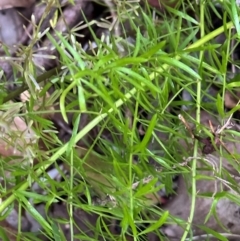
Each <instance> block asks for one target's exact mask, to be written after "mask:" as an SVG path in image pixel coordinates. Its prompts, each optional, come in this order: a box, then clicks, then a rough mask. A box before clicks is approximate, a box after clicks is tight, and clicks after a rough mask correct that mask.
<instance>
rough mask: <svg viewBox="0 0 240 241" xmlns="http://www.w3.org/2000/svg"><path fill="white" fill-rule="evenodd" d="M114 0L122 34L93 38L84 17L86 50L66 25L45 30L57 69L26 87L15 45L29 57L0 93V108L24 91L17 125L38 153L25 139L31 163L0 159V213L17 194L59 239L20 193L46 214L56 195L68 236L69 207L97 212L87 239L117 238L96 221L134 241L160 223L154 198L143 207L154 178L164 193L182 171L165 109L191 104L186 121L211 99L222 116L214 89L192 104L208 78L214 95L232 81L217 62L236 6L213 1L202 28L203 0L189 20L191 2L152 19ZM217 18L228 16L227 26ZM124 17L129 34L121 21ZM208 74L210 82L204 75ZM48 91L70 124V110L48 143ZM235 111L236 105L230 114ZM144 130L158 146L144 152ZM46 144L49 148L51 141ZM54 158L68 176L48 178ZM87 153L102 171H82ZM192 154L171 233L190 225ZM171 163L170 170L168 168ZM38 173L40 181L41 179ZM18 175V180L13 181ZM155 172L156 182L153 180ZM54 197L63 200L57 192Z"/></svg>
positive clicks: (226, 54) (173, 120) (173, 125)
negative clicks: (163, 135) (179, 216)
mask: <svg viewBox="0 0 240 241" xmlns="http://www.w3.org/2000/svg"><path fill="white" fill-rule="evenodd" d="M119 3H121V4H119V9H117V13H118V17H119V19H118V20H119V22H120V25H122V26H123V36H117V37H114V36H111V34H110V35H109V36H105V37H102V38H101V39H99V38H98V37H97V36H96V35H95V34H94V31H93V30H92V25H91V24H87V28H88V29H89V31H90V32H91V34H92V37H93V39H94V41H95V42H96V44H97V49H96V50H93V51H90V53H87V52H85V51H83V49H82V47H81V45H79V43H78V41H77V37H76V33H75V32H74V31H69V33H68V34H66V35H62V34H60V33H59V32H57V31H56V36H57V37H56V36H53V35H51V34H50V33H48V32H46V35H47V37H48V38H49V40H50V41H51V42H52V44H53V45H54V46H55V48H56V49H57V51H58V53H59V55H60V59H59V63H60V66H61V68H57V69H54V70H51V71H49V72H46V73H45V74H43V75H42V76H39V77H38V78H36V80H37V82H41V83H43V85H42V87H43V90H41V91H39V90H38V88H36V86H37V84H36V83H33V82H31V80H30V79H29V78H27V76H28V77H29V76H31V75H35V73H34V71H32V68H34V67H31V66H34V64H33V62H32V58H31V55H30V54H29V55H27V54H26V53H25V52H26V51H27V50H28V49H27V48H25V49H23V50H22V51H23V52H24V53H25V54H26V56H28V61H29V63H28V65H27V66H26V65H25V66H24V67H23V68H24V69H23V70H19V71H20V72H22V73H25V74H24V75H23V76H22V77H21V78H19V79H18V81H17V82H19V83H21V84H22V87H20V88H19V89H18V90H16V91H15V92H13V93H10V94H5V97H4V98H3V100H2V108H6V107H7V104H8V103H7V102H6V101H9V100H13V99H14V97H16V96H17V95H18V94H19V93H21V92H22V91H23V90H25V89H28V90H29V91H30V93H31V98H30V100H29V102H27V105H24V108H26V109H27V112H25V113H24V114H20V113H18V114H16V115H19V116H24V117H25V118H26V120H27V122H33V123H34V130H35V132H36V133H37V135H39V136H40V137H41V138H42V140H43V142H44V144H45V146H46V147H47V151H46V152H43V151H41V150H39V149H38V146H37V145H34V146H33V149H34V151H35V153H36V154H35V156H34V158H35V159H37V160H38V163H37V164H36V165H28V166H27V167H26V166H24V167H21V166H12V167H11V168H10V166H8V164H7V161H3V164H2V170H4V171H6V170H9V171H11V173H12V176H11V178H12V179H14V181H13V182H14V183H15V187H13V188H12V189H11V190H8V189H7V182H8V181H9V180H8V179H7V178H6V177H5V180H4V181H5V187H2V190H4V191H3V195H2V197H3V198H5V200H4V201H3V202H2V203H1V206H0V213H3V212H6V209H8V210H11V208H12V207H13V206H11V205H12V203H13V202H14V201H15V200H17V202H18V203H19V205H20V207H23V209H26V210H27V211H28V212H30V213H31V215H32V216H33V217H34V218H35V219H36V220H38V222H39V223H40V225H41V226H42V228H43V230H44V232H45V233H46V234H47V235H48V236H49V237H51V239H52V240H64V237H63V234H62V233H61V231H59V229H58V224H57V220H52V219H51V217H48V218H47V220H45V219H44V218H43V217H42V216H41V215H40V214H39V213H38V212H37V211H36V209H35V208H34V206H32V205H31V204H29V202H28V198H33V199H34V200H35V202H43V203H45V209H46V212H47V211H48V209H49V207H50V206H51V205H52V204H54V203H55V202H58V200H61V201H62V202H64V203H65V204H66V205H67V207H68V210H69V215H70V218H69V220H65V221H66V222H69V224H70V232H71V239H72V240H73V239H74V234H75V233H74V232H75V231H74V226H75V220H74V219H73V216H74V212H75V210H76V209H78V208H81V209H82V210H84V211H86V212H91V213H95V214H98V215H99V218H98V221H97V224H96V226H95V227H90V228H94V229H95V240H98V239H99V237H102V236H103V237H105V238H106V239H107V238H111V240H118V239H117V237H114V236H113V235H112V234H111V233H110V231H109V228H108V224H107V222H106V219H117V220H120V221H121V228H122V230H121V232H122V233H121V238H122V239H123V240H124V239H125V233H128V234H129V235H131V236H133V238H134V240H139V239H140V238H141V236H142V235H144V234H146V233H148V232H151V231H155V232H157V230H158V229H159V228H160V227H161V226H162V225H163V224H164V223H165V222H166V220H167V218H168V216H169V213H168V212H167V211H165V212H163V210H162V209H160V208H158V207H157V206H156V205H150V206H148V205H146V202H145V201H146V199H145V195H146V194H148V193H154V192H156V191H157V190H159V189H160V188H162V185H164V186H166V187H168V188H169V189H170V191H172V190H171V189H172V187H171V186H172V181H171V177H172V176H173V175H175V174H181V173H189V169H188V168H186V167H182V166H179V162H180V163H181V162H182V156H181V155H180V156H178V158H179V159H178V160H177V159H176V156H175V155H174V152H176V151H177V148H178V146H177V137H178V138H179V137H180V138H184V137H183V136H181V135H180V134H178V131H179V130H180V128H181V126H180V125H179V122H178V121H177V117H176V116H175V115H174V114H172V113H170V112H169V111H168V110H169V108H173V107H174V108H177V107H181V106H182V105H187V106H190V107H192V108H193V109H196V113H197V115H196V116H197V117H196V122H199V121H200V109H201V108H205V109H208V110H213V109H214V106H217V111H218V113H219V115H220V116H221V117H225V116H227V115H229V113H225V112H224V100H223V98H222V97H221V96H220V95H219V96H218V97H217V98H214V97H212V100H211V101H212V102H211V103H210V104H209V103H208V104H204V103H202V97H203V96H208V95H209V94H208V88H209V86H210V84H211V83H212V82H215V83H216V84H217V85H218V86H219V87H220V88H221V89H222V96H224V92H225V91H226V89H227V90H231V88H233V87H234V85H233V84H231V85H230V84H229V83H228V82H227V77H228V75H227V74H228V73H227V64H228V62H229V61H231V60H230V59H231V51H233V50H232V49H231V48H230V44H231V40H232V39H235V40H236V42H238V39H237V36H238V35H237V34H238V31H239V27H238V12H239V10H238V9H237V8H235V7H231V4H230V3H228V2H227V1H224V3H222V4H223V6H224V7H225V8H226V10H227V11H226V15H224V16H223V26H221V27H220V28H218V29H216V30H212V31H210V30H209V29H205V25H206V26H207V25H210V23H209V22H210V21H211V19H210V16H209V13H208V10H209V8H212V9H214V11H218V9H216V8H215V7H214V5H213V4H212V3H211V2H208V1H206V2H205V1H200V4H199V6H197V5H196V6H194V7H196V8H197V9H196V11H195V12H196V13H197V12H199V21H197V20H196V19H195V18H194V17H192V16H190V15H189V14H188V13H187V9H191V8H193V6H192V5H191V4H190V3H189V2H188V1H186V2H183V3H182V4H183V10H181V11H180V10H177V9H170V8H169V9H168V10H169V14H170V15H162V17H161V18H160V19H157V18H155V19H154V18H152V16H151V13H150V11H148V10H149V9H148V10H145V11H144V10H143V9H141V8H138V7H139V6H138V5H137V3H134V2H133V3H132V5H131V3H128V4H127V3H126V2H124V1H122V2H119ZM234 6H235V5H234ZM184 9H185V11H186V12H184ZM227 16H228V17H229V18H230V19H231V20H232V22H229V23H227V21H226V17H227ZM126 19H127V20H128V24H129V25H130V26H131V31H132V32H131V31H129V30H128V29H127V28H125V27H126V25H125V24H126ZM139 19H140V20H139ZM206 23H207V24H206ZM233 26H235V29H236V34H234V33H233V31H232V27H233ZM36 31H37V29H36ZM129 32H130V34H131V35H132V38H133V39H134V44H131V43H129V42H128V41H126V38H127V37H128V34H129ZM197 33H200V34H199V35H200V37H199V39H197V38H196V34H197ZM222 33H225V35H226V40H225V42H224V44H223V45H220V44H214V42H213V40H214V39H215V38H216V37H217V36H218V35H220V34H222ZM36 35H37V32H36ZM124 35H125V36H124ZM34 41H36V40H35V39H33V42H32V44H33V45H34ZM120 46H121V47H122V48H124V49H125V52H124V55H122V54H121V53H120V51H119V49H120ZM218 52H220V53H221V55H222V60H221V61H219V59H218ZM209 56H210V57H209ZM209 60H210V61H209ZM211 60H212V61H211ZM16 71H18V70H16ZM46 75H47V77H48V78H49V82H48V83H44V80H45V77H46ZM215 76H217V77H218V79H220V81H219V80H217V79H214V77H215ZM35 77H36V76H35ZM51 86H54V88H55V92H54V94H52V95H51V98H50V99H49V100H47V101H48V104H46V105H45V109H42V110H39V111H34V106H36V105H37V101H39V96H43V95H44V94H45V93H46V92H47V91H48V89H49V88H50V87H51ZM183 90H185V91H188V92H189V93H190V95H191V96H192V100H191V101H189V102H186V101H183V100H181V99H180V100H179V101H177V97H178V96H179V95H180V94H181V92H182V91H183ZM58 97H59V103H60V104H59V106H60V109H59V110H57V109H55V112H60V113H61V114H62V116H63V117H64V119H65V121H66V122H70V121H71V120H70V119H69V113H72V114H73V116H74V117H73V120H72V122H73V126H74V127H73V132H72V136H71V138H70V140H69V142H67V143H65V144H63V143H61V140H58V138H57V136H56V133H55V131H53V127H52V123H51V122H50V121H49V120H46V119H44V118H43V117H41V115H42V114H44V113H45V114H46V113H49V112H50V111H48V110H46V106H48V105H51V104H52V103H54V102H55V101H56V100H57V99H58ZM5 102H6V103H5ZM140 110H141V111H144V112H146V113H147V114H148V116H150V118H143V117H142V116H141V115H140V114H139V111H140ZM236 110H237V107H236V108H234V109H233V110H232V112H234V111H236ZM232 112H230V113H232ZM86 114H87V116H88V121H89V122H88V123H87V125H85V126H84V128H83V129H81V130H79V129H78V126H79V125H80V123H81V122H82V121H83V120H84V118H85V117H84V116H85V115H86ZM139 123H140V124H141V125H142V126H143V128H144V130H145V136H144V138H143V139H141V138H140V135H139V131H138V128H137V126H138V124H139ZM165 123H168V124H167V125H166V124H165ZM95 127H97V128H98V129H97V130H98V132H99V134H98V135H96V136H95V139H94V140H92V141H88V142H86V146H87V147H86V148H82V149H81V148H77V147H76V145H78V143H79V141H83V142H84V140H85V139H84V137H86V136H87V135H89V133H90V131H91V130H93V129H94V128H95ZM43 130H44V131H43ZM157 130H160V131H167V132H168V133H169V134H170V136H172V137H173V138H172V141H170V142H166V143H169V146H168V145H167V144H166V143H165V142H163V141H162V140H161V139H157V137H156V134H154V132H155V131H157ZM105 131H107V133H108V134H109V138H107V139H103V138H102V135H101V134H102V133H104V132H105ZM46 133H47V134H48V135H46ZM152 135H153V136H154V137H156V140H155V141H157V142H158V143H159V149H162V150H164V151H165V154H164V155H163V156H161V157H159V155H158V154H157V153H156V154H155V153H154V152H152V153H150V152H149V150H148V146H149V145H148V144H149V142H150V141H151V138H152ZM52 142H54V143H55V146H53V145H51V143H52ZM89 143H90V144H89ZM198 145H199V143H198V142H197V141H196V142H195V146H194V151H193V157H197V151H198ZM160 146H161V148H160ZM96 147H97V148H98V149H100V150H101V155H100V154H97V153H95V152H94V150H95V149H96ZM136 157H137V158H138V160H139V163H138V164H135V163H134V160H135V159H134V158H136ZM150 157H151V158H153V159H154V160H155V161H157V162H158V163H159V164H160V165H161V166H162V167H163V170H162V171H161V172H160V173H158V172H156V171H155V170H153V168H152V169H151V166H150V167H149V164H148V160H149V158H150ZM58 159H61V161H62V162H63V163H64V165H65V167H67V169H68V171H69V175H67V174H64V173H63V172H61V175H62V178H63V181H62V182H60V183H58V182H56V181H54V180H51V179H50V178H49V177H48V176H47V175H46V169H47V168H49V167H50V166H51V165H53V164H54V165H55V166H56V167H57V168H58V169H60V168H59V166H58V163H57V160H58ZM95 159H96V162H98V163H99V160H101V161H102V162H101V163H105V162H108V163H109V165H110V169H107V170H101V168H100V167H99V166H94V164H91V165H89V166H90V167H89V169H87V165H88V164H89V162H90V161H89V160H95ZM196 161H197V160H196V159H193V161H192V162H191V164H192V165H191V173H190V174H191V182H192V206H191V213H190V216H189V220H188V221H189V223H188V225H187V228H186V231H185V232H184V235H183V237H182V238H181V240H185V239H186V237H187V235H188V233H189V232H190V229H191V221H192V219H193V216H194V208H195V199H196V195H197V190H196V180H195V175H196ZM31 164H32V163H31ZM102 165H105V164H102ZM173 166H177V167H178V168H173ZM92 169H94V170H92ZM103 169H105V166H104V168H103ZM89 170H90V171H89ZM109 170H112V172H110V171H109ZM99 171H100V173H99ZM89 173H94V175H100V176H104V178H105V179H104V182H99V183H97V185H96V181H95V184H94V180H93V182H91V180H90V179H91V178H93V177H92V176H90V174H89ZM42 175H43V176H45V178H46V180H47V181H44V182H43V181H41V179H40V176H42ZM94 175H93V176H94ZM149 175H152V176H153V177H154V178H153V179H152V180H151V181H150V182H149V183H148V184H142V183H140V185H139V186H138V188H137V190H133V188H132V185H133V184H134V183H135V182H138V181H141V180H143V179H144V178H146V177H147V176H149ZM23 178H24V179H26V180H25V181H23ZM93 179H94V178H93ZM158 179H160V181H161V182H162V185H160V186H159V185H158V186H155V185H157V180H158ZM33 182H37V183H39V185H40V186H41V187H42V188H43V189H44V190H45V191H46V194H44V195H42V194H36V193H34V192H33V191H31V189H30V187H31V185H32V183H33ZM90 184H92V185H90ZM109 185H110V186H109ZM96 193H97V194H98V195H100V197H101V198H102V199H104V195H106V194H109V195H110V196H111V197H114V204H113V203H112V202H110V203H108V205H110V206H108V205H107V207H106V206H98V205H93V200H92V195H93V194H96ZM80 194H82V195H85V196H86V199H87V202H86V203H83V202H82V201H81V199H80V198H79V196H80ZM62 196H64V197H66V198H65V199H63V197H62ZM112 205H113V206H112ZM7 213H8V212H7ZM7 213H5V214H4V216H3V217H5V216H6V215H7ZM156 217H158V221H156ZM62 222H64V220H62ZM19 223H20V222H19ZM144 223H149V224H150V225H149V226H148V228H146V229H145V230H144V231H139V227H141V225H143V224H144ZM19 225H20V224H19ZM20 228H21V225H20V226H19V229H20ZM129 230H130V231H131V232H130V233H129ZM209 232H210V231H209ZM159 235H160V234H159ZM75 237H76V238H79V239H81V240H90V239H88V237H87V235H85V234H84V233H82V234H77V235H76V236H75Z"/></svg>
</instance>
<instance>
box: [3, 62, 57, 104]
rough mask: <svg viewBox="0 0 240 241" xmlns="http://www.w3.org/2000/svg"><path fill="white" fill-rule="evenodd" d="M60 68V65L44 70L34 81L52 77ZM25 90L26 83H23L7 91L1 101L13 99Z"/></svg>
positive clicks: (38, 81)
mask: <svg viewBox="0 0 240 241" xmlns="http://www.w3.org/2000/svg"><path fill="white" fill-rule="evenodd" d="M60 70H61V66H58V67H56V68H54V69H51V70H49V71H47V72H45V73H44V74H42V75H40V76H38V77H37V79H36V82H37V83H41V82H43V81H45V80H48V79H50V78H52V77H53V76H54V75H58V74H59V72H60ZM21 79H23V78H20V80H21ZM26 90H28V85H26V84H25V85H23V86H21V87H20V88H18V89H16V90H15V91H12V92H10V93H8V96H6V97H5V98H3V103H5V102H8V101H10V100H13V99H14V98H16V97H17V96H19V95H20V94H21V93H23V92H24V91H26Z"/></svg>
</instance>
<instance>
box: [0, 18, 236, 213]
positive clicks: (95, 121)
mask: <svg viewBox="0 0 240 241" xmlns="http://www.w3.org/2000/svg"><path fill="white" fill-rule="evenodd" d="M233 26H234V25H233V23H232V22H229V23H227V24H226V25H225V27H223V26H222V27H220V28H218V29H216V30H214V31H213V32H211V33H210V34H208V35H206V36H204V37H203V38H201V39H200V40H198V41H196V42H195V43H194V44H192V45H190V46H189V47H188V48H186V50H191V49H192V48H196V47H198V46H201V45H203V44H204V43H206V42H208V41H209V40H211V39H213V38H215V37H216V36H218V35H219V34H221V33H223V32H224V30H225V29H229V28H232V27H233ZM174 59H175V60H179V59H181V57H180V56H176V57H175V58H174ZM167 69H169V65H168V64H164V65H162V66H161V67H159V68H158V69H156V72H154V73H151V74H150V76H149V79H151V80H153V79H155V78H156V76H159V75H160V74H161V73H162V72H163V71H164V70H167ZM142 86H145V85H144V84H142ZM136 92H137V89H136V88H135V87H134V88H132V89H131V90H130V91H129V92H128V93H127V94H125V98H124V100H123V99H119V100H117V101H116V102H115V107H116V108H119V107H120V106H122V105H123V104H124V103H125V102H126V100H129V99H131V98H132V97H133V96H134V95H135V94H136ZM114 110H115V108H110V109H109V110H108V111H107V112H106V113H103V114H100V115H99V116H97V117H96V118H95V119H93V120H92V121H91V122H90V123H88V125H86V126H85V128H84V129H83V130H81V131H80V132H79V133H78V134H77V136H76V137H75V140H74V143H77V142H78V141H79V140H81V139H82V138H83V137H84V136H85V135H86V134H87V133H88V132H89V131H90V130H92V128H94V127H95V126H96V125H97V124H99V123H100V122H101V121H102V120H104V119H105V118H106V117H107V116H108V114H109V113H112V112H113V111H114ZM68 147H69V145H68V143H66V144H65V145H63V146H62V147H61V148H60V149H59V150H58V151H57V152H55V153H54V154H53V155H52V156H51V157H50V158H49V160H48V164H46V165H44V166H42V167H40V168H39V169H37V170H36V172H35V174H36V176H37V177H38V176H40V175H41V174H42V173H43V172H44V171H45V170H46V169H47V168H48V167H49V166H50V165H52V163H54V162H55V161H56V160H57V159H58V158H59V157H60V156H62V155H63V154H64V153H65V152H66V151H67V149H68ZM27 188H28V182H27V181H24V182H22V184H19V188H17V189H16V191H23V190H26V189H27ZM14 200H15V195H14V190H13V194H12V195H10V196H9V197H8V198H7V199H6V200H5V201H3V202H2V204H1V205H0V214H1V213H2V212H3V211H4V210H5V209H6V208H7V207H8V206H9V205H10V204H11V203H12V202H13V201H14Z"/></svg>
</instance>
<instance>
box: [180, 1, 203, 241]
mask: <svg viewBox="0 0 240 241" xmlns="http://www.w3.org/2000/svg"><path fill="white" fill-rule="evenodd" d="M204 7H205V3H204V0H202V1H201V2H200V35H201V39H203V38H204V36H205V29H204V23H205V22H204ZM203 56H204V52H203V51H200V55H199V58H200V66H199V72H200V73H201V72H202V62H203ZM201 90H202V82H201V80H198V81H197V103H196V104H197V110H196V122H197V123H200V118H201V116H200V110H201ZM197 156H198V140H195V143H194V151H193V157H194V158H193V160H192V175H191V176H192V195H191V209H190V214H189V217H188V222H187V227H186V229H185V231H184V233H183V236H182V238H181V241H185V240H186V238H187V236H188V234H189V232H190V229H191V226H192V222H193V218H194V213H195V207H196V196H197V188H196V168H197Z"/></svg>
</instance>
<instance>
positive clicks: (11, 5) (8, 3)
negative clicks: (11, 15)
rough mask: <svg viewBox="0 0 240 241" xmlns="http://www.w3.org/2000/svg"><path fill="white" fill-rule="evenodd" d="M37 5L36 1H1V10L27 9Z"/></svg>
mask: <svg viewBox="0 0 240 241" xmlns="http://www.w3.org/2000/svg"><path fill="white" fill-rule="evenodd" d="M34 3H35V0H1V1H0V10H1V9H7V8H14V7H22V8H27V7H30V6H32V4H34Z"/></svg>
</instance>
